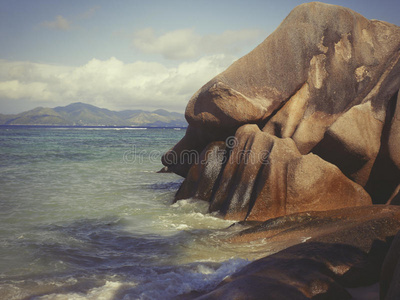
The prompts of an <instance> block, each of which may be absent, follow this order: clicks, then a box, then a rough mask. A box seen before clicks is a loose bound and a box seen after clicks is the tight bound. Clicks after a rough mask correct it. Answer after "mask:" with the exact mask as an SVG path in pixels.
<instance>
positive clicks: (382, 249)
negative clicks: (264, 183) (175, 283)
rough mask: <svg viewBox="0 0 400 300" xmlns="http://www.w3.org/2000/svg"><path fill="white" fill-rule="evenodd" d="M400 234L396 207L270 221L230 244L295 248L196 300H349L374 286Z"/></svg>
mask: <svg viewBox="0 0 400 300" xmlns="http://www.w3.org/2000/svg"><path fill="white" fill-rule="evenodd" d="M399 229H400V207H398V206H386V205H375V206H364V207H353V208H345V209H339V210H331V211H325V212H308V213H300V214H293V215H288V216H284V217H279V218H276V219H271V220H269V221H266V222H264V223H263V224H261V225H259V226H255V227H253V228H251V229H247V230H245V231H243V232H241V233H240V234H239V235H238V236H236V237H235V238H234V239H232V242H236V243H237V242H242V243H249V242H250V241H254V240H256V239H265V241H266V245H268V244H270V245H275V244H279V241H284V242H285V243H286V247H287V246H290V245H294V246H291V247H289V248H286V249H284V250H282V251H280V252H278V253H276V254H273V255H270V256H267V257H265V258H262V259H259V260H256V261H254V262H252V263H251V264H249V265H248V266H246V267H244V268H243V269H242V270H240V271H239V272H237V273H235V274H233V275H231V276H229V277H228V278H226V279H224V281H222V283H221V284H220V285H219V286H218V287H217V288H216V289H215V290H214V291H212V292H210V293H208V294H206V295H203V296H201V297H199V298H198V299H201V300H204V299H237V300H238V299H279V300H281V299H311V298H312V299H351V295H350V294H349V292H348V291H347V288H355V287H360V286H369V285H371V284H373V283H375V282H378V281H379V275H380V270H381V266H382V264H383V261H384V259H385V256H386V254H387V252H388V250H389V247H390V244H391V241H392V240H393V237H394V236H395V235H396V233H397V231H398V230H399ZM398 249H399V245H398V243H395V244H393V245H392V248H391V252H392V250H394V251H393V253H395V255H390V253H389V255H388V256H387V258H386V261H385V264H386V265H388V266H389V267H390V271H389V272H388V273H390V274H392V273H393V269H394V268H395V266H394V265H396V264H398V262H397V261H398V257H399V253H398V251H397V250H398ZM384 278H385V277H383V279H384ZM386 278H387V277H386ZM396 284H397V283H396ZM386 286H388V285H387V284H386ZM382 299H383V298H382ZM390 299H397V298H390Z"/></svg>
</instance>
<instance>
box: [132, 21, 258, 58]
mask: <svg viewBox="0 0 400 300" xmlns="http://www.w3.org/2000/svg"><path fill="white" fill-rule="evenodd" d="M264 36H265V33H264V32H263V31H261V30H251V29H244V30H229V31H225V32H223V33H221V34H210V35H204V36H201V35H199V34H197V33H196V32H195V31H194V30H193V29H179V30H174V31H170V32H167V33H164V34H162V35H159V36H157V35H156V34H155V32H154V30H153V29H152V28H146V29H142V30H138V31H136V32H135V34H134V38H133V45H134V47H136V48H137V49H138V50H140V51H142V52H144V53H152V54H160V55H162V56H163V57H164V58H166V59H173V60H179V59H193V58H198V57H199V56H200V55H210V54H216V53H225V54H239V53H240V52H241V51H243V49H247V48H248V46H249V45H251V47H254V43H255V42H257V41H258V42H261V40H260V39H261V38H262V37H264Z"/></svg>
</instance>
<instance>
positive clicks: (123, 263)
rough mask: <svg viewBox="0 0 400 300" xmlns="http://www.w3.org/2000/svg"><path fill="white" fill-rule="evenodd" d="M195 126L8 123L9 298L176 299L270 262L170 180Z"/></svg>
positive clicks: (1, 144)
mask: <svg viewBox="0 0 400 300" xmlns="http://www.w3.org/2000/svg"><path fill="white" fill-rule="evenodd" d="M183 135H184V130H181V131H178V130H173V129H147V130H131V129H121V128H118V129H117V128H101V129H99V128H96V129H90V128H34V127H0V191H1V194H0V222H1V223H0V224H1V226H0V245H1V247H0V298H1V299H125V300H126V299H171V298H174V297H175V296H177V295H180V294H184V293H188V292H190V291H194V290H196V291H207V290H210V289H211V288H213V287H214V286H215V285H216V284H218V283H219V282H220V281H221V280H222V279H223V278H224V277H226V276H227V275H229V274H231V273H233V272H234V271H235V270H238V269H239V268H241V267H243V266H244V265H246V264H248V263H249V261H250V260H251V259H254V258H257V257H260V256H265V254H266V249H267V248H266V247H265V245H255V244H254V245H252V244H248V245H241V246H239V245H238V246H233V245H231V244H229V243H227V242H225V241H224V239H225V238H226V237H229V235H231V234H232V233H233V232H234V231H236V230H238V229H236V227H234V228H230V229H226V228H227V227H229V226H230V225H231V224H232V223H233V222H232V221H226V220H222V219H220V218H218V217H217V216H215V215H210V214H208V213H207V203H204V202H201V201H194V200H192V199H186V200H181V201H179V202H177V203H175V204H172V200H173V196H174V193H175V192H176V190H177V189H178V187H179V185H180V183H181V182H182V178H180V177H179V176H177V175H174V174H158V173H156V171H158V170H159V169H160V168H161V167H162V165H161V163H160V157H161V155H162V153H164V152H165V151H167V150H168V149H169V148H170V147H171V146H173V145H174V144H175V143H176V142H177V141H178V140H179V139H180V138H181V137H182V136H183Z"/></svg>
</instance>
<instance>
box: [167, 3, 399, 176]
mask: <svg viewBox="0 0 400 300" xmlns="http://www.w3.org/2000/svg"><path fill="white" fill-rule="evenodd" d="M399 45H400V29H399V27H397V26H395V25H391V24H388V23H385V22H381V21H377V20H367V19H365V18H364V17H362V16H361V15H359V14H358V13H356V12H354V11H352V10H350V9H347V8H343V7H339V6H334V5H328V4H322V3H318V2H314V3H308V4H303V5H300V6H298V7H296V8H295V9H294V10H293V11H292V12H291V13H290V14H289V16H288V17H287V18H286V19H285V20H284V21H283V22H282V24H281V25H280V26H279V27H278V28H277V29H276V30H275V31H274V32H273V33H272V34H271V35H270V36H269V37H268V38H267V39H266V40H265V41H264V42H263V43H261V44H260V45H259V46H258V47H256V48H255V49H254V50H253V51H252V52H250V53H249V54H248V55H246V56H244V57H242V58H241V59H239V60H238V61H236V62H235V63H234V64H232V65H231V66H230V67H229V68H228V69H227V70H226V71H224V72H223V73H221V74H220V75H218V76H216V77H215V78H213V79H212V80H211V81H210V82H208V83H207V84H205V85H204V86H203V87H202V88H201V89H200V90H199V91H198V92H197V93H195V95H194V96H193V97H192V98H191V100H190V101H189V103H188V106H187V109H186V118H187V120H188V122H189V128H190V129H189V130H188V134H187V136H186V137H185V138H184V143H181V144H180V145H179V146H177V147H176V149H175V150H176V151H177V152H179V151H180V150H179V149H180V148H181V147H184V148H185V149H195V148H196V147H198V148H196V149H199V150H200V151H201V150H202V149H203V148H204V147H205V146H206V145H207V144H208V143H209V142H211V141H215V140H225V138H226V137H228V136H229V135H232V134H233V133H234V132H235V131H236V129H237V128H239V127H240V126H242V125H243V124H249V123H256V124H258V125H259V126H260V127H261V128H262V127H264V126H265V127H264V130H265V131H267V132H269V133H271V134H273V135H276V136H278V137H291V138H292V139H293V140H294V141H295V143H296V145H297V147H298V149H299V150H300V152H301V153H302V154H306V153H308V152H309V151H310V150H311V149H312V148H313V147H314V146H315V145H316V144H318V142H319V141H321V139H322V138H323V137H324V133H325V131H326V129H327V128H329V127H330V126H331V125H332V124H333V123H334V122H335V121H336V120H337V118H338V117H340V116H341V115H342V114H343V113H345V112H346V111H347V110H349V109H350V108H351V107H352V106H355V105H358V104H362V103H366V102H370V103H371V106H372V108H373V110H374V113H375V115H379V116H380V119H382V117H383V118H384V112H385V110H386V106H387V102H388V100H389V99H390V97H391V96H392V95H393V94H394V93H395V92H396V91H397V90H398V89H399V82H398V80H399V78H400V77H399V76H398V75H399V70H398V68H399V61H398V59H399V51H398V49H399ZM328 75H329V76H328ZM193 143H195V144H196V147H193V145H192V144H193ZM164 163H166V162H165V161H164ZM179 164H181V165H184V164H185V162H184V161H178V162H177V165H179ZM177 168H178V167H177ZM186 171H188V168H186ZM180 173H181V174H182V172H180Z"/></svg>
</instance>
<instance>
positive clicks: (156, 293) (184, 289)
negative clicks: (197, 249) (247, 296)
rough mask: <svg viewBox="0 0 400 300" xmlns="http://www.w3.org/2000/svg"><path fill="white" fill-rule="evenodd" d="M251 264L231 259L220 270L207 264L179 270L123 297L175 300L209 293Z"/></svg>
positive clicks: (158, 276)
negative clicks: (191, 294)
mask: <svg viewBox="0 0 400 300" xmlns="http://www.w3.org/2000/svg"><path fill="white" fill-rule="evenodd" d="M248 263H249V261H248V260H244V259H231V260H228V261H225V262H224V263H222V264H221V265H220V266H219V267H218V268H213V267H212V266H210V265H207V264H204V263H203V264H201V263H200V264H196V265H193V266H192V268H191V269H189V270H187V269H177V270H174V271H171V272H168V273H163V274H159V275H156V276H155V277H154V278H152V279H151V281H149V282H146V283H145V284H143V285H141V286H140V287H138V289H137V290H135V291H133V290H132V291H131V292H129V291H128V293H127V294H126V295H125V296H124V297H123V300H130V299H141V300H148V299H155V300H157V299H163V300H164V299H174V298H175V297H177V296H179V295H183V294H187V293H190V292H193V291H197V292H208V291H210V290H212V289H213V288H215V287H216V286H217V285H218V284H219V283H220V282H221V281H222V280H223V279H224V278H226V277H227V276H229V275H231V274H232V273H234V272H236V271H238V270H239V269H241V268H243V267H244V266H245V265H247V264H248Z"/></svg>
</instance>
